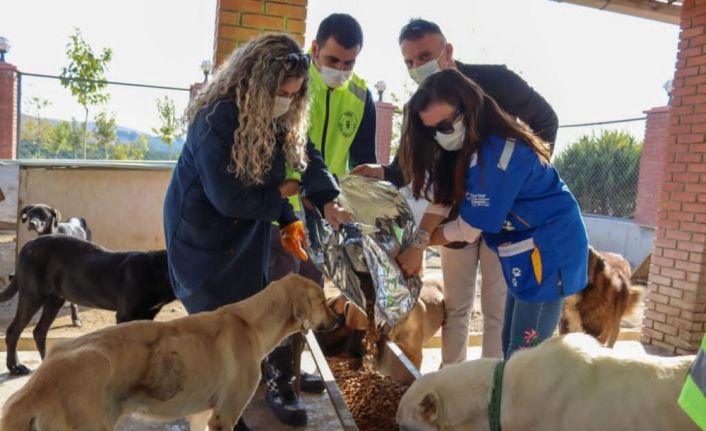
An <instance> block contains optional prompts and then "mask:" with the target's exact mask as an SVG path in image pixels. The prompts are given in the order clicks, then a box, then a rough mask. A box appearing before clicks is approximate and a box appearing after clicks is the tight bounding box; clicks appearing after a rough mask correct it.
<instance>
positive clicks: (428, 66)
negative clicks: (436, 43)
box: [409, 45, 446, 85]
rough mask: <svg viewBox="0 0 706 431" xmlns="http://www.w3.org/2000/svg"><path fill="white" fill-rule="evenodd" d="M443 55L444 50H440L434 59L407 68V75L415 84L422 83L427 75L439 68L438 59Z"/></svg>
mask: <svg viewBox="0 0 706 431" xmlns="http://www.w3.org/2000/svg"><path fill="white" fill-rule="evenodd" d="M444 48H446V45H444ZM443 55H444V50H443V49H442V50H441V54H440V55H439V57H438V58H437V59H436V60H431V61H429V62H426V63H424V64H422V65H421V66H419V67H415V68H412V69H409V76H410V78H412V79H413V80H414V82H416V83H417V85H422V82H424V80H425V79H427V77H429V76H431V75H433V74H435V73H436V72H438V71H440V70H441V67H440V66H439V59H440V58H441V57H442V56H443Z"/></svg>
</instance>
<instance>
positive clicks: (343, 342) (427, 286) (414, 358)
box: [318, 279, 444, 369]
mask: <svg viewBox="0 0 706 431" xmlns="http://www.w3.org/2000/svg"><path fill="white" fill-rule="evenodd" d="M329 292H330V293H329V294H333V295H334V296H333V297H331V298H329V299H328V300H327V301H328V304H329V307H330V308H331V309H333V311H334V313H336V314H337V315H338V316H342V317H343V319H342V320H344V321H345V325H341V326H340V327H339V328H338V329H336V330H334V331H332V332H330V333H328V334H319V335H318V339H319V342H320V344H321V345H322V348H323V349H324V350H327V349H332V348H333V347H334V346H339V347H343V348H344V349H345V350H346V351H347V352H348V353H352V354H362V350H361V349H362V344H361V341H362V337H363V335H364V334H365V332H366V331H367V330H368V319H367V316H366V313H365V311H363V310H362V309H361V308H360V307H358V306H357V305H355V304H353V303H352V302H350V301H349V300H348V299H347V298H346V297H345V296H343V295H342V294H340V291H339V292H338V294H337V295H336V294H335V293H333V291H329ZM443 323H444V292H443V287H442V285H441V283H440V282H439V281H438V280H436V279H425V280H424V281H423V285H422V290H421V292H420V294H419V298H418V299H417V303H416V304H415V306H414V307H413V308H412V310H410V312H409V314H407V316H405V317H404V319H402V320H401V321H400V322H398V323H397V325H395V327H394V328H392V329H390V330H389V333H388V338H389V339H390V340H392V341H394V342H395V343H396V344H397V345H398V346H399V348H400V349H401V350H402V352H404V354H405V355H406V356H407V357H408V358H409V359H410V361H411V362H412V363H413V364H414V365H415V366H416V367H417V369H419V367H420V366H421V364H422V348H423V346H424V343H426V342H427V341H428V340H429V339H431V338H432V337H433V336H434V334H436V332H437V331H438V330H439V328H441V325H442V324H443Z"/></svg>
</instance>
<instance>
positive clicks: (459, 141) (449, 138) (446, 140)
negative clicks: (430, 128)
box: [434, 117, 466, 151]
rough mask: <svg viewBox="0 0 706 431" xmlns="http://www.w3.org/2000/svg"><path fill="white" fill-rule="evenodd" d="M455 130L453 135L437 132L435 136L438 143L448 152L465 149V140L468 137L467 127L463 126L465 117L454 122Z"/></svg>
mask: <svg viewBox="0 0 706 431" xmlns="http://www.w3.org/2000/svg"><path fill="white" fill-rule="evenodd" d="M453 128H454V130H453V132H451V133H441V132H436V135H434V139H436V142H437V143H438V144H439V146H440V147H441V148H443V149H445V150H446V151H458V150H460V149H461V147H463V140H464V138H465V137H466V125H465V124H463V117H461V118H459V119H458V120H456V121H454V123H453Z"/></svg>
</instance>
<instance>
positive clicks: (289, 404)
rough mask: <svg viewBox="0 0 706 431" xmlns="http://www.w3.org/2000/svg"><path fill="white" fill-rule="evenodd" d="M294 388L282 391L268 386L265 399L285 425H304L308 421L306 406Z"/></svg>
mask: <svg viewBox="0 0 706 431" xmlns="http://www.w3.org/2000/svg"><path fill="white" fill-rule="evenodd" d="M293 389H294V388H292V390H284V391H281V390H271V389H270V388H269V387H268V389H267V394H266V395H265V400H266V401H267V404H269V406H270V408H271V409H272V412H273V413H274V414H275V416H276V417H277V419H278V420H279V421H280V422H282V423H283V424H285V425H291V426H303V425H306V423H307V421H308V417H307V414H306V407H304V404H303V403H302V402H301V401H300V400H299V397H297V394H296V393H295V392H294V390H293Z"/></svg>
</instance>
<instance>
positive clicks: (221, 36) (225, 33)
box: [213, 0, 307, 66]
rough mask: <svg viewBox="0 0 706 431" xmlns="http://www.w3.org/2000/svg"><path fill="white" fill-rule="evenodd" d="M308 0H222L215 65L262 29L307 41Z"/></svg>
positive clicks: (217, 26) (220, 0) (219, 10)
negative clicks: (305, 34) (287, 34)
mask: <svg viewBox="0 0 706 431" xmlns="http://www.w3.org/2000/svg"><path fill="white" fill-rule="evenodd" d="M306 5H307V0H219V1H218V10H217V12H216V35H215V38H214V39H215V44H214V47H213V52H214V54H213V55H214V58H213V61H214V65H216V66H217V65H219V64H221V62H222V61H223V60H224V59H225V58H227V57H228V55H230V53H231V52H232V51H233V49H235V48H237V47H239V46H241V45H242V44H244V43H245V42H247V41H248V40H250V39H251V38H252V37H253V36H256V35H258V34H260V33H262V32H266V31H275V32H285V33H290V34H291V35H292V36H293V37H294V39H296V40H297V41H298V42H299V44H300V45H302V46H303V45H304V31H305V29H306Z"/></svg>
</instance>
